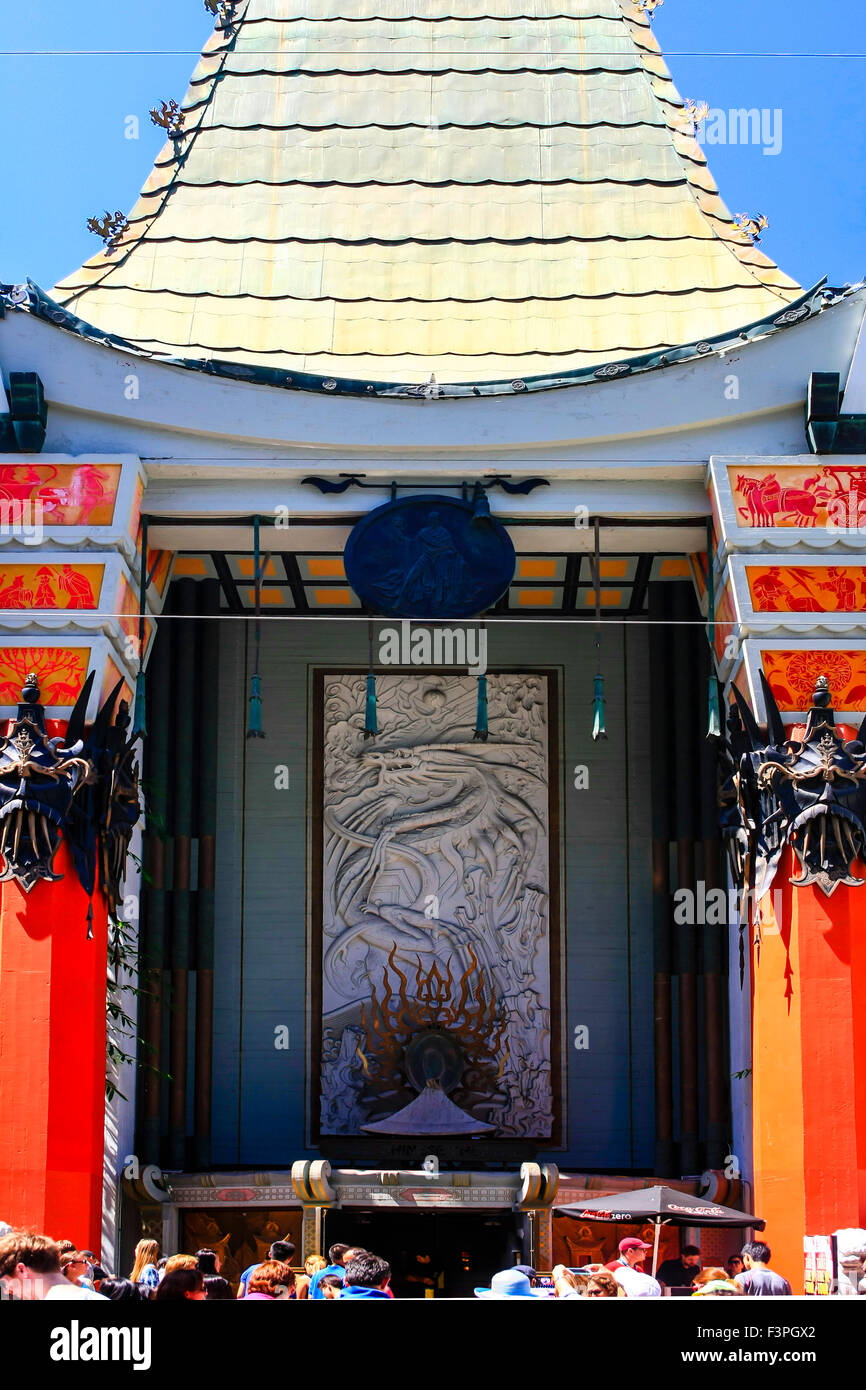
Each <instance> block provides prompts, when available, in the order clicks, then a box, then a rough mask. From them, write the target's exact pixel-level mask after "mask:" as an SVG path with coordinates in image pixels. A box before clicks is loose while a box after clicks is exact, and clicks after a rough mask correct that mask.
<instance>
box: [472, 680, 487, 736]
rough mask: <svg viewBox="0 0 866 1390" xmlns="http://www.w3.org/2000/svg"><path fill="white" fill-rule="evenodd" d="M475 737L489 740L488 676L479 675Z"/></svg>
mask: <svg viewBox="0 0 866 1390" xmlns="http://www.w3.org/2000/svg"><path fill="white" fill-rule="evenodd" d="M472 737H473V738H477V739H480V740H481V742H482V743H486V742H487V677H486V676H479V677H478V704H477V706H476V711H475V733H474V734H473V735H472Z"/></svg>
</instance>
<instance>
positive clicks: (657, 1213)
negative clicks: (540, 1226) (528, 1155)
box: [557, 1186, 767, 1274]
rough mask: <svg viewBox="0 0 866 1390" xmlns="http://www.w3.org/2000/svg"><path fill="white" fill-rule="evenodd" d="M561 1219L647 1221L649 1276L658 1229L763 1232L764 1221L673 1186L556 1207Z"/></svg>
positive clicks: (612, 1195) (655, 1254) (617, 1194)
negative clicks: (651, 1227)
mask: <svg viewBox="0 0 866 1390" xmlns="http://www.w3.org/2000/svg"><path fill="white" fill-rule="evenodd" d="M557 1210H558V1211H561V1212H562V1214H563V1215H564V1216H575V1217H578V1218H579V1219H581V1220H584V1221H619V1222H621V1223H622V1222H626V1223H627V1222H629V1221H633V1222H634V1223H635V1224H636V1225H642V1224H643V1223H644V1222H645V1221H651V1222H652V1223H653V1225H654V1226H655V1241H654V1244H653V1274H655V1272H656V1265H657V1263H658V1253H659V1230H660V1229H661V1227H662V1226H751V1227H753V1228H754V1230H756V1231H763V1229H764V1227H765V1225H766V1224H767V1223H766V1222H765V1221H762V1220H761V1218H760V1217H759V1216H750V1215H749V1213H748V1212H745V1211H735V1210H734V1208H733V1207H723V1206H720V1205H719V1203H718V1202H708V1201H706V1199H705V1198H703V1197H693V1196H692V1195H691V1194H690V1193H687V1192H677V1191H676V1190H675V1189H674V1188H673V1187H662V1186H659V1187H639V1188H638V1189H637V1190H636V1191H634V1192H612V1193H611V1194H610V1195H609V1196H607V1197H592V1198H591V1199H590V1200H589V1201H587V1202H581V1203H579V1204H578V1205H577V1206H558V1207H557Z"/></svg>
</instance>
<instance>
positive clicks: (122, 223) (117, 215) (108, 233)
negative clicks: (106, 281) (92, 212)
mask: <svg viewBox="0 0 866 1390" xmlns="http://www.w3.org/2000/svg"><path fill="white" fill-rule="evenodd" d="M87 230H88V231H89V232H93V233H94V235H95V236H100V237H102V240H103V241H104V242H105V254H106V256H110V255H112V253H113V252H114V251H116V250H117V248H118V246H119V245H120V243H121V241H122V240H123V237H124V235H125V233H126V232H127V231H128V230H129V222H128V221H127V219H126V217H125V216H124V214H123V213H122V212H121V211H120V210H119V209H118V211H117V212H108V211H107V210H106V212H105V215H104V216H103V217H88V219H87Z"/></svg>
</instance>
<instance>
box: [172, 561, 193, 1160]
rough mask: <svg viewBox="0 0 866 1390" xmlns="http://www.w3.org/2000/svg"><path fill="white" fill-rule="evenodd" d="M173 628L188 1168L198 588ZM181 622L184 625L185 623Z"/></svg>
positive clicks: (178, 1054) (176, 979) (175, 1152)
mask: <svg viewBox="0 0 866 1390" xmlns="http://www.w3.org/2000/svg"><path fill="white" fill-rule="evenodd" d="M176 588H177V608H176V611H177V614H178V617H177V618H176V619H175V626H176V629H177V633H176V638H175V663H174V665H175V673H176V675H175V686H174V695H175V700H174V721H173V723H174V730H175V744H174V757H173V759H172V764H173V785H172V805H173V813H174V814H173V820H174V825H173V829H174V878H173V883H172V936H171V1018H170V1024H169V1039H170V1041H169V1056H170V1063H171V1083H170V1087H169V1115H168V1162H169V1166H170V1167H172V1168H183V1167H185V1166H186V1132H187V1047H188V1041H187V1035H188V1027H189V1022H188V1014H189V968H190V957H191V945H192V902H193V898H192V878H191V870H192V831H193V806H194V791H193V789H194V779H195V770H196V768H195V762H196V759H195V752H196V748H195V690H196V666H197V663H196V640H195V639H196V625H195V623H194V622H191V621H186V620H185V619H187V618H193V617H194V615H195V612H196V584H195V581H194V580H191V579H181V580H178V582H177V585H176ZM182 619H183V620H182Z"/></svg>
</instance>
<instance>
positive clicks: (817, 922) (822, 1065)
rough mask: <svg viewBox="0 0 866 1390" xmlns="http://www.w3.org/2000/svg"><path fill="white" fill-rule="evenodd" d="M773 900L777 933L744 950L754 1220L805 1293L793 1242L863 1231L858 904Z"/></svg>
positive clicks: (786, 866)
mask: <svg viewBox="0 0 866 1390" xmlns="http://www.w3.org/2000/svg"><path fill="white" fill-rule="evenodd" d="M795 872H799V870H795V866H794V861H793V856H792V855H791V853H790V851H786V852H785V854H784V855H783V858H782V862H781V864H780V867H779V872H778V874H777V876H776V881H775V884H774V889H776V890H780V891H781V901H780V917H781V920H780V921H779V922H778V923H777V926H778V931H774V930H773V929H772V928H771V929H770V930H769V931H766V930H765V932H764V935H763V941H762V944H761V948H760V955H759V958H758V959H755V956H756V954H757V953H756V952H754V951H753V961H752V966H753V1015H752V1022H753V1076H752V1082H753V1128H754V1166H755V1210H756V1212H757V1213H758V1215H759V1216H762V1217H764V1219H765V1220H766V1222H767V1230H766V1239H767V1242H768V1244H769V1245H770V1246H771V1248H772V1250H773V1267H774V1268H775V1269H777V1270H778V1271H779V1273H780V1274H784V1275H785V1277H786V1278H787V1279H789V1280H790V1282H791V1285H792V1287H793V1289H794V1292H795V1293H802V1291H803V1236H804V1235H829V1234H830V1233H831V1232H832V1231H834V1230H836V1229H838V1228H840V1227H845V1226H858V1225H864V1224H866V1051H864V1047H866V1021H864V1017H863V1014H864V1009H866V942H864V939H863V938H864V928H866V897H864V900H863V905H862V907H861V906H859V904H858V897H857V895H858V893H864V894H866V888H863V889H856V888H850V887H847V886H845V885H840V886H839V887H838V888H837V889H836V890H835V892H834V893H833V895H832V897H830V898H828V897H826V895H825V894H824V893H822V892H821V891H820V890H819V889H817V888H815V887H814V886H808V887H805V888H795V887H794V886H792V885H791V884H790V883H789V882H788V879H789V877H790V875H791V874H792V873H795Z"/></svg>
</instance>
